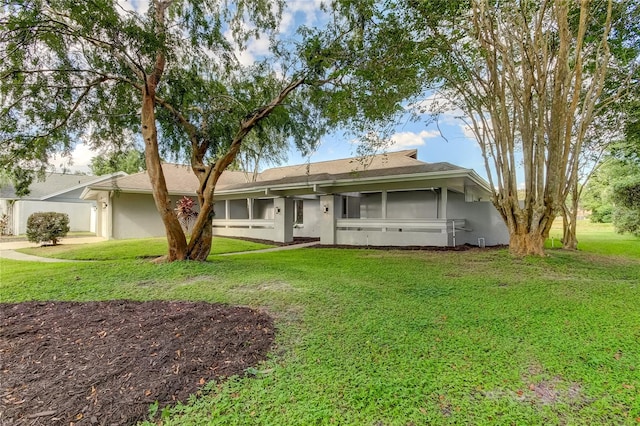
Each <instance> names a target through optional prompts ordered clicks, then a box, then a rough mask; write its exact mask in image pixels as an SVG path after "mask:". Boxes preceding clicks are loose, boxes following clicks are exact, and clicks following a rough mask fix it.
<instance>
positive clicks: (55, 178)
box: [0, 173, 100, 200]
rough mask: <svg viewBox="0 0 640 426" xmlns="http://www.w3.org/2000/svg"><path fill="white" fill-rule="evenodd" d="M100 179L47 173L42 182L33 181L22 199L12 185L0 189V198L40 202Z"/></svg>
mask: <svg viewBox="0 0 640 426" xmlns="http://www.w3.org/2000/svg"><path fill="white" fill-rule="evenodd" d="M98 179H100V177H96V176H87V175H71V174H64V173H48V174H47V175H46V176H45V180H44V181H39V180H37V179H36V180H35V181H34V182H33V183H32V184H31V185H30V186H29V190H30V193H29V195H27V196H24V197H18V196H17V195H16V192H15V188H14V187H13V185H8V186H6V187H4V188H0V198H6V199H11V200H15V199H21V200H41V199H43V198H47V197H48V196H50V195H51V194H58V193H64V192H66V190H71V189H74V188H77V187H78V186H81V185H83V184H87V185H88V184H90V183H91V182H94V181H96V180H98Z"/></svg>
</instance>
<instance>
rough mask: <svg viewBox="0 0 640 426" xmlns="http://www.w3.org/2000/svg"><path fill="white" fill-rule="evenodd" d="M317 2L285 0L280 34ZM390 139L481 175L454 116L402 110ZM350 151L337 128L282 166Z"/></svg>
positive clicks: (76, 166)
mask: <svg viewBox="0 0 640 426" xmlns="http://www.w3.org/2000/svg"><path fill="white" fill-rule="evenodd" d="M118 1H119V3H120V5H121V6H122V8H123V9H125V10H135V11H138V12H144V11H146V9H147V5H148V3H147V0H118ZM320 3H321V0H288V1H287V2H286V4H287V8H286V10H285V12H284V14H283V20H282V25H281V28H280V32H281V33H282V34H283V36H287V35H288V34H293V31H295V28H296V27H297V26H298V25H300V24H306V25H310V26H312V25H314V24H317V23H319V22H320V21H321V20H322V12H321V11H320V8H319V6H320ZM268 47H269V46H268V43H267V42H266V41H265V38H264V37H263V38H262V39H258V40H253V41H251V42H249V44H248V46H247V49H246V50H245V51H243V52H238V54H237V56H238V59H239V60H240V62H242V63H243V64H250V63H252V62H253V61H254V60H255V59H256V58H259V57H260V56H261V55H263V54H266V53H267V52H268ZM429 101H430V100H429V99H425V100H424V102H429ZM390 139H391V142H392V144H391V145H390V146H389V147H388V148H387V150H388V151H399V150H405V149H417V150H418V159H419V160H421V161H425V162H428V163H435V162H449V163H452V164H455V165H457V166H461V167H465V168H470V169H474V170H475V171H476V172H478V174H479V175H480V176H483V177H485V178H486V172H485V169H484V163H483V160H482V156H481V153H480V148H479V146H478V144H477V142H476V140H475V138H474V137H473V135H472V134H471V133H470V132H469V130H468V128H466V126H465V124H464V123H463V122H462V121H461V120H459V119H457V118H455V116H454V115H453V114H447V115H443V116H441V117H440V119H439V121H438V125H436V124H435V123H433V122H432V120H430V118H429V117H428V116H426V115H425V116H422V117H421V118H420V119H418V120H410V119H409V115H408V114H407V117H406V119H404V120H402V121H401V122H400V124H398V125H397V126H396V127H395V129H394V133H393V134H392V136H391V138H390ZM355 149H356V146H355V144H354V143H353V136H346V135H344V134H343V133H342V132H340V131H336V132H335V133H332V134H329V135H327V136H325V137H324V138H323V139H322V140H321V141H320V145H319V147H318V148H317V150H316V151H315V152H314V153H312V154H311V156H310V157H303V156H302V155H301V154H300V153H299V152H297V150H296V149H295V148H292V149H290V151H289V155H288V161H287V162H286V163H285V164H283V165H291V164H301V163H305V162H307V161H310V162H317V161H327V160H335V159H340V158H348V157H352V156H355V155H356V152H355ZM97 155H100V154H99V153H97V152H95V151H92V150H91V149H90V148H89V147H88V146H87V145H85V144H83V143H79V144H78V145H77V146H76V147H75V149H74V150H73V152H72V157H71V161H70V162H69V161H68V160H66V159H63V158H60V157H58V158H54V159H53V164H54V165H55V166H56V167H58V168H62V167H65V168H66V169H67V170H70V171H72V172H75V171H79V172H84V173H88V172H89V163H90V161H91V158H92V157H95V156H97Z"/></svg>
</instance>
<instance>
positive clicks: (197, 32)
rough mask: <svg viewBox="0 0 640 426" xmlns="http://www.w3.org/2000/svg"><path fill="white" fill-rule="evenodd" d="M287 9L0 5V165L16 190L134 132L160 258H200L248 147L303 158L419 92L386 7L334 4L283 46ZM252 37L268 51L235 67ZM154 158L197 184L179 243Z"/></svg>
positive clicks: (243, 1) (109, 0)
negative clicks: (225, 179) (82, 152)
mask: <svg viewBox="0 0 640 426" xmlns="http://www.w3.org/2000/svg"><path fill="white" fill-rule="evenodd" d="M284 5H285V3H284V2H282V1H280V0H233V1H232V0H230V1H227V2H223V3H220V2H219V1H216V0H189V1H178V0H150V1H149V7H148V9H147V10H146V11H145V12H144V13H139V12H136V11H131V10H125V9H123V8H122V6H121V4H120V3H119V2H117V1H115V0H91V1H86V2H77V1H75V0H47V1H45V0H28V1H17V0H16V1H7V2H5V4H4V6H3V11H2V12H3V14H2V20H1V22H0V25H1V35H0V45H1V46H2V48H3V52H5V54H4V55H5V56H4V58H3V59H4V60H3V61H2V64H1V65H0V74H1V75H2V85H1V87H0V92H1V93H2V107H3V110H2V111H3V112H2V115H1V116H0V143H1V144H2V152H1V153H0V164H1V165H2V166H5V167H8V168H9V170H10V172H12V173H13V176H14V178H18V177H20V175H19V173H23V172H24V171H25V170H34V169H38V168H43V167H46V166H47V164H48V159H49V158H50V156H51V154H53V153H59V152H63V153H64V152H69V151H70V150H71V149H72V147H73V145H74V143H76V141H78V140H79V138H80V137H84V138H87V139H88V140H90V141H92V142H93V143H94V144H106V143H113V144H119V143H120V144H121V143H123V142H124V140H125V139H126V137H127V135H128V134H130V133H131V132H134V133H139V134H141V135H142V138H143V141H144V144H145V160H146V167H147V171H148V174H149V176H150V179H151V182H152V187H153V191H154V194H153V195H154V200H155V202H156V207H157V209H158V211H159V213H160V216H161V217H162V219H163V222H164V224H165V229H166V232H167V238H168V241H169V255H168V258H169V259H170V260H175V259H198V260H203V259H206V257H207V255H208V253H209V250H210V244H211V220H210V219H211V215H212V214H213V196H214V190H215V185H216V182H217V180H218V178H219V176H220V174H221V173H222V172H223V171H224V170H225V169H226V168H227V167H228V166H229V165H230V164H232V163H233V161H234V160H235V158H236V156H237V154H238V152H240V148H241V146H242V143H243V141H244V140H245V139H246V138H247V137H261V135H268V134H272V135H273V134H276V135H278V137H279V138H282V139H284V138H291V139H292V140H293V141H294V142H295V143H296V145H298V146H299V147H301V148H302V149H303V150H304V149H305V147H311V146H313V144H315V143H316V142H317V140H318V138H319V136H320V135H321V134H323V133H324V132H325V131H327V129H328V128H329V127H330V126H336V125H346V126H350V127H351V128H353V129H365V128H369V127H371V126H372V123H374V122H375V121H377V120H382V119H388V118H389V117H390V116H393V115H394V114H396V113H398V112H400V111H402V108H401V105H400V102H401V101H402V100H403V99H405V98H407V97H408V96H410V95H412V94H414V93H415V92H416V91H417V87H418V83H416V82H418V81H420V78H419V76H418V74H419V68H417V67H415V66H412V65H411V64H413V63H414V61H412V51H410V50H407V49H405V48H404V46H406V44H403V42H404V41H405V39H406V38H407V37H408V35H407V34H406V33H405V32H404V31H402V30H401V28H400V26H399V25H398V22H390V21H389V20H388V19H387V14H388V9H387V8H386V7H387V6H388V5H386V4H377V3H375V4H374V3H362V2H353V1H350V0H338V1H334V2H332V3H331V5H330V7H331V10H330V11H329V10H327V12H328V13H327V14H326V16H325V22H323V23H322V25H320V26H318V27H315V28H309V27H305V26H301V27H300V28H299V29H298V31H297V33H296V35H295V36H293V37H290V38H289V39H282V38H281V33H280V32H279V23H280V20H281V18H282V9H283V7H284ZM258 37H260V38H261V39H262V40H267V41H268V45H269V49H268V51H265V52H264V53H263V54H262V55H261V56H260V57H257V58H256V60H255V61H254V62H253V63H252V64H249V65H243V64H242V63H241V62H240V61H239V60H238V54H239V53H242V52H243V51H244V50H246V48H247V45H248V43H250V42H251V41H255V40H256V39H257V38H258ZM394 43H397V45H398V46H399V47H402V48H397V49H393V46H394ZM391 59H393V60H391ZM383 69H384V72H382V70H383ZM251 135H253V136H251ZM161 157H166V158H182V159H188V161H189V163H190V164H191V167H192V170H193V172H194V173H195V174H196V176H197V177H198V179H199V182H200V184H199V188H198V191H197V193H198V201H199V204H200V210H199V211H200V214H199V217H198V219H197V221H196V223H195V225H194V227H193V230H192V236H191V239H190V241H189V242H188V243H187V241H186V237H185V235H184V232H183V231H182V229H181V227H180V224H179V222H178V219H177V217H176V214H175V211H174V208H173V206H170V205H169V197H168V192H167V190H166V182H165V180H164V176H163V173H162V168H161V160H160V159H161ZM27 175H28V173H27Z"/></svg>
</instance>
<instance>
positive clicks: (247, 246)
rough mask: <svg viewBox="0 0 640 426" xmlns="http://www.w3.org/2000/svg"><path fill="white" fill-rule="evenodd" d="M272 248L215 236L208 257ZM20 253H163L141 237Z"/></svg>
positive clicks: (163, 246)
mask: <svg viewBox="0 0 640 426" xmlns="http://www.w3.org/2000/svg"><path fill="white" fill-rule="evenodd" d="M269 247H273V246H270V245H265V244H260V243H254V242H250V241H243V240H235V239H231V238H222V237H216V238H215V242H214V243H213V246H212V249H211V255H212V256H215V255H218V254H221V253H235V252H240V251H252V250H259V249H264V248H269ZM18 251H20V252H22V253H26V254H32V255H34V256H41V257H55V258H59V259H73V260H131V259H139V258H153V257H160V256H162V255H165V254H167V239H166V238H145V239H139V240H111V241H105V242H101V243H96V244H83V245H71V244H69V245H64V244H62V245H58V246H45V247H29V248H24V249H20V250H18Z"/></svg>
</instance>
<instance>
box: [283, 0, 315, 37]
mask: <svg viewBox="0 0 640 426" xmlns="http://www.w3.org/2000/svg"><path fill="white" fill-rule="evenodd" d="M321 5H322V0H289V1H287V3H286V6H285V10H284V12H283V14H282V18H283V19H282V22H281V24H280V32H281V33H286V32H287V31H289V29H290V26H291V25H292V24H293V23H294V21H296V15H297V14H302V15H304V25H307V26H312V25H313V24H314V23H316V22H317V21H318V20H319V19H320V16H321V15H322V14H323V13H324V12H322V10H320V6H321Z"/></svg>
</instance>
